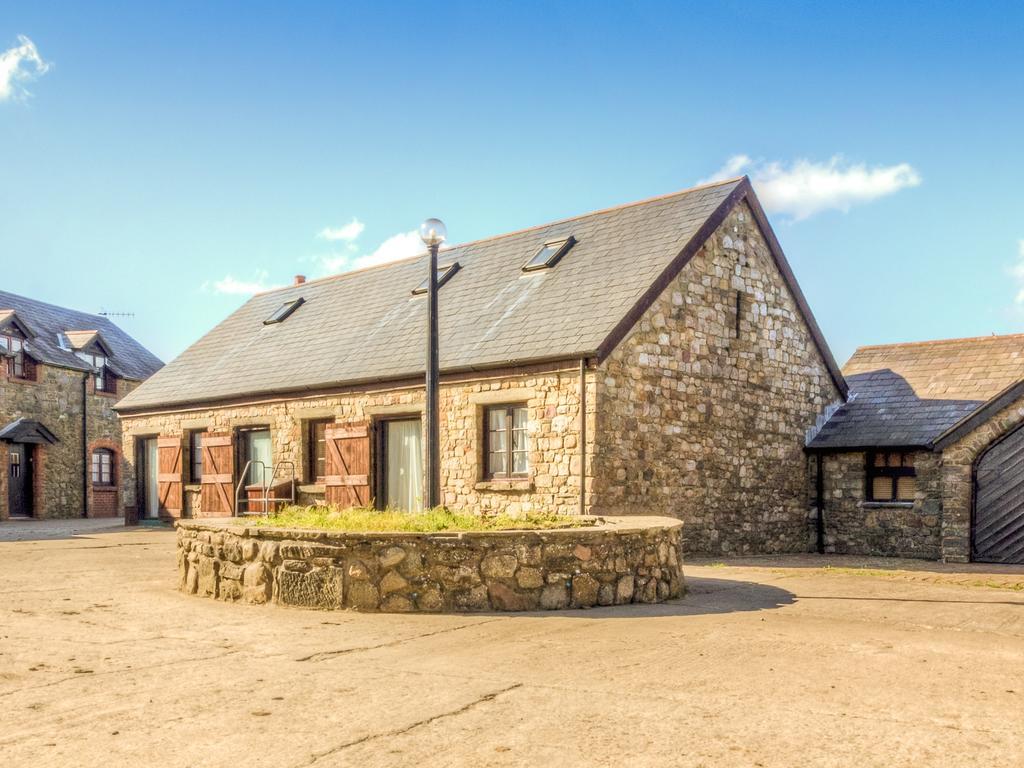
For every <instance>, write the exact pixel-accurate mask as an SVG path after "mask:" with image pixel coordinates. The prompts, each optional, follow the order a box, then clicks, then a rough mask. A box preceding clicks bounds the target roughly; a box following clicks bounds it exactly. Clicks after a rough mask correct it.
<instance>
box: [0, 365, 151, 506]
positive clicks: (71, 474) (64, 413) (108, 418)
mask: <svg viewBox="0 0 1024 768" xmlns="http://www.w3.org/2000/svg"><path fill="white" fill-rule="evenodd" d="M84 376H85V374H84V373H83V372H81V371H72V370H68V369H65V368H56V367H53V366H49V365H42V364H39V365H37V366H36V380H35V381H22V380H19V379H14V378H11V377H9V376H8V374H7V369H6V366H3V365H0V425H4V424H7V423H9V422H11V421H14V420H15V419H18V418H26V419H33V420H35V421H38V422H40V423H41V424H43V425H44V426H45V427H46V428H47V429H49V430H50V431H51V432H52V433H53V434H54V435H55V436H56V437H57V440H58V442H57V443H56V444H54V445H43V446H37V447H35V448H34V456H33V469H34V473H35V481H36V486H35V488H36V492H35V494H34V496H35V498H34V504H35V509H34V514H35V516H36V517H39V518H51V517H52V518H56V517H63V518H67V517H80V516H81V515H82V508H83V498H82V477H83V475H82V473H83V471H84V468H85V467H84V465H83V457H82V379H83V377H84ZM136 386H137V383H136V382H129V381H125V380H123V379H119V380H117V393H116V394H114V393H97V392H96V391H95V388H94V382H93V379H92V377H91V376H90V377H89V381H88V384H87V390H86V396H85V400H86V414H87V424H88V428H87V434H86V443H87V446H94V445H99V444H100V443H101V442H104V441H108V442H109V443H110V446H109V447H111V448H115V449H117V455H118V459H119V461H118V465H119V466H118V471H119V474H122V473H124V472H126V471H127V470H128V467H127V466H126V465H125V464H124V462H122V461H120V444H121V424H120V421H119V420H118V418H117V415H116V414H115V413H114V410H113V405H114V403H115V402H116V401H117V398H118V397H122V396H124V395H126V394H127V393H128V392H129V391H131V390H132V389H134V388H135V387H136ZM3 454H4V455H3V457H2V458H4V459H6V448H5V449H4V451H3ZM3 472H4V473H5V474H6V472H7V464H6V461H5V462H4V465H3ZM90 485H91V483H90ZM89 493H90V498H91V495H92V489H91V488H90V489H89ZM101 493H102V492H101ZM107 493H109V492H107ZM115 493H116V491H115ZM113 505H114V507H115V508H117V503H116V502H113ZM7 507H8V496H7V493H6V485H5V487H4V492H3V493H0V519H3V518H5V517H7V514H8V510H7ZM97 508H98V509H99V510H100V511H101V512H105V513H107V514H109V510H110V508H111V502H110V500H109V499H108V498H104V499H103V500H102V503H101V504H100V505H98V507H97ZM92 513H93V509H91V508H90V515H92Z"/></svg>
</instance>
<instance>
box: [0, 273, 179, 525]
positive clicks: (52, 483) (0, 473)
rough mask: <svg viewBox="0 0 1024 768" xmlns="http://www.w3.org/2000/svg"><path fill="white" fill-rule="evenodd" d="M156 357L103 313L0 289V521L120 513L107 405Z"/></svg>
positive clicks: (114, 436) (114, 429)
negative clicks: (101, 314)
mask: <svg viewBox="0 0 1024 768" xmlns="http://www.w3.org/2000/svg"><path fill="white" fill-rule="evenodd" d="M160 365H161V363H160V361H159V360H158V359H157V358H156V357H155V356H153V355H152V354H151V353H150V352H149V351H147V350H146V349H145V348H144V347H143V346H142V345H141V344H139V343H138V342H137V341H135V339H133V338H131V337H130V336H129V335H128V334H126V333H125V332H124V331H122V330H121V329H120V328H118V327H117V326H116V325H115V324H114V323H112V322H111V321H110V320H109V319H108V318H106V317H102V316H99V315H90V314H87V313H85V312H77V311H75V310H71V309H65V308H63V307H56V306H53V305H52V304H45V303H43V302H41V301H35V300H33V299H28V298H25V297H24V296H16V295H15V294H13V293H7V292H5V291H0V519H6V518H8V517H40V518H45V517H86V516H88V517H112V516H116V515H118V514H121V499H120V491H119V483H120V478H121V475H122V474H123V472H124V470H125V465H124V462H123V461H122V455H121V424H120V421H119V420H118V418H117V414H116V413H114V410H113V406H114V403H115V402H116V401H117V398H119V397H121V396H122V395H125V394H127V393H128V392H130V391H131V390H132V389H134V388H135V387H136V386H138V384H139V382H141V381H142V380H144V379H146V378H147V377H149V376H150V375H152V374H153V372H154V371H156V370H157V369H158V368H159V367H160Z"/></svg>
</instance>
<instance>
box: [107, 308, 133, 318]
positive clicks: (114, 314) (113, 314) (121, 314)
mask: <svg viewBox="0 0 1024 768" xmlns="http://www.w3.org/2000/svg"><path fill="white" fill-rule="evenodd" d="M100 315H101V316H103V317H135V313H134V312H108V311H107V310H105V309H101V310H100Z"/></svg>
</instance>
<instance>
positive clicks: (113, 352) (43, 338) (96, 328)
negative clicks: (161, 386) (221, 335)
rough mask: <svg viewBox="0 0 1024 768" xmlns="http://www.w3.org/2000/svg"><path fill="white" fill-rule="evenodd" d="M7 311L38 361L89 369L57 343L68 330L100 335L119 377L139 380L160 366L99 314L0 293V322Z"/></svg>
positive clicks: (27, 347) (5, 317) (30, 353)
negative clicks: (26, 332)
mask: <svg viewBox="0 0 1024 768" xmlns="http://www.w3.org/2000/svg"><path fill="white" fill-rule="evenodd" d="M10 311H13V313H14V315H15V316H16V317H17V318H18V319H19V320H20V321H21V322H22V323H23V324H24V325H25V326H26V327H27V328H28V330H29V331H30V336H29V338H28V340H27V343H26V345H25V349H26V351H27V352H28V353H29V355H30V356H31V357H32V358H33V359H35V360H38V361H39V362H42V363H46V364H48V365H55V366H58V367H61V368H70V369H72V370H76V371H90V370H92V368H91V367H90V366H89V364H88V363H86V362H85V361H84V360H82V359H81V358H79V357H78V356H77V355H75V353H74V352H73V351H72V350H71V349H70V348H69V349H62V348H61V345H60V340H59V337H60V335H62V334H67V333H68V332H69V331H71V332H75V331H91V332H93V333H97V332H98V333H99V334H101V335H102V338H103V343H104V344H105V345H106V346H107V347H108V348H109V350H110V358H109V363H110V368H111V370H113V371H114V373H116V374H117V375H118V376H121V377H122V378H125V379H132V380H135V381H142V380H143V379H146V378H148V377H149V376H151V375H153V374H154V373H155V372H156V371H157V370H158V369H159V368H160V366H161V365H163V363H161V362H160V360H159V359H158V358H157V357H156V356H155V355H154V354H153V353H151V352H150V351H149V350H148V349H146V348H145V347H143V346H142V345H141V344H139V342H137V341H136V340H135V339H133V338H132V337H131V336H129V335H128V334H127V333H125V332H124V331H122V330H121V329H120V328H118V327H117V326H116V325H114V323H112V322H111V321H110V320H109V319H108V318H106V317H103V316H102V315H91V314H89V313H87V312H78V311H77V310H74V309H65V308H64V307H58V306H55V305H53V304H46V303H44V302H42V301H36V300H35V299H29V298H26V297H24V296H18V295H16V294H13V293H8V292H7V291H0V322H4V321H5V320H7V319H10V315H9V314H7V313H8V312H10ZM69 347H70V345H69Z"/></svg>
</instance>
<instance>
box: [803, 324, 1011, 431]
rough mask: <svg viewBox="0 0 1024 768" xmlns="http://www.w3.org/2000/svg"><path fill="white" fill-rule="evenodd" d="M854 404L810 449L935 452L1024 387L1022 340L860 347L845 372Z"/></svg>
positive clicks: (988, 338)
mask: <svg viewBox="0 0 1024 768" xmlns="http://www.w3.org/2000/svg"><path fill="white" fill-rule="evenodd" d="M843 374H844V375H845V376H846V380H847V383H848V384H849V386H850V394H851V399H850V400H849V401H848V402H847V403H846V404H844V405H843V406H841V407H840V408H839V410H838V411H836V413H835V414H834V415H833V416H832V418H830V419H829V420H828V422H826V424H825V426H824V427H823V428H822V429H821V431H820V432H819V433H818V434H817V435H816V436H815V437H814V438H813V439H812V440H811V442H810V444H809V447H810V448H812V449H817V448H863V447H872V446H879V447H886V446H888V447H896V446H904V447H932V446H933V443H934V442H935V441H936V440H938V439H939V438H940V437H941V436H942V435H943V433H945V432H946V431H947V430H950V429H951V428H952V427H954V426H955V425H957V424H958V422H960V421H962V420H964V419H966V418H967V417H969V416H970V415H971V414H974V413H976V412H977V411H979V410H980V409H982V408H983V406H985V404H986V403H988V402H989V401H991V400H992V399H993V398H996V397H997V396H998V395H1000V394H1001V393H1003V392H1004V391H1006V390H1007V389H1009V388H1011V387H1013V386H1014V385H1015V384H1017V383H1019V382H1021V381H1022V380H1024V334H1017V335H1009V336H982V337H979V338H973V339H949V340H944V341H923V342H915V343H909V344H890V345H885V346H873V347H861V348H860V349H858V350H857V351H856V352H855V353H854V355H853V357H851V358H850V360H849V361H848V362H847V363H846V365H845V366H843Z"/></svg>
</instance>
